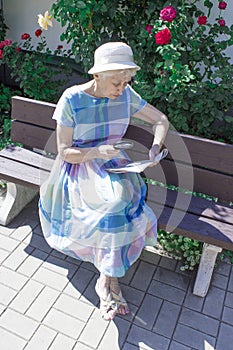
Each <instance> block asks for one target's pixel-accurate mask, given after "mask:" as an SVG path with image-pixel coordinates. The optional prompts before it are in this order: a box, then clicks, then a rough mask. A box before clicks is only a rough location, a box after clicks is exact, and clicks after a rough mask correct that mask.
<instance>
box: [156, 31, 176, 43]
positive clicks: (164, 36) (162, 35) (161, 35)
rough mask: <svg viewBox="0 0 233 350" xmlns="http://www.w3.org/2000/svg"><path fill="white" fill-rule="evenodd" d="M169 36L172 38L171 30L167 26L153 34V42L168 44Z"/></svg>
mask: <svg viewBox="0 0 233 350" xmlns="http://www.w3.org/2000/svg"><path fill="white" fill-rule="evenodd" d="M171 38H172V36H171V32H170V30H169V29H168V28H165V29H163V30H160V31H159V32H158V33H157V34H155V42H156V44H158V45H166V44H169V43H170V40H171Z"/></svg>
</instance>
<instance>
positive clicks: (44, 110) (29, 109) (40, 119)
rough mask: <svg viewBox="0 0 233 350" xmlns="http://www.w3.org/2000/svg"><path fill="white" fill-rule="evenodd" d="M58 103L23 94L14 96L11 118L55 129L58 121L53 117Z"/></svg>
mask: <svg viewBox="0 0 233 350" xmlns="http://www.w3.org/2000/svg"><path fill="white" fill-rule="evenodd" d="M55 107H56V105H55V104H53V103H49V102H44V101H37V100H33V99H30V98H25V97H21V96H14V97H12V111H11V118H12V119H16V120H20V121H23V122H28V123H31V124H35V125H40V126H43V127H47V128H51V129H53V130H54V129H55V127H56V121H55V120H53V119H52V115H53V113H54V109H55Z"/></svg>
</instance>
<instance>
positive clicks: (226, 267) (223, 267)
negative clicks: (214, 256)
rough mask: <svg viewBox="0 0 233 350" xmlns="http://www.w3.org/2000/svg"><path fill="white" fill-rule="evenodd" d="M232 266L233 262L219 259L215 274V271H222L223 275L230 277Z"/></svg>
mask: <svg viewBox="0 0 233 350" xmlns="http://www.w3.org/2000/svg"><path fill="white" fill-rule="evenodd" d="M231 266H232V265H231V264H228V263H226V262H223V261H218V262H217V265H216V266H215V269H214V274H215V272H217V273H220V274H221V275H224V276H227V277H229V275H230V273H231Z"/></svg>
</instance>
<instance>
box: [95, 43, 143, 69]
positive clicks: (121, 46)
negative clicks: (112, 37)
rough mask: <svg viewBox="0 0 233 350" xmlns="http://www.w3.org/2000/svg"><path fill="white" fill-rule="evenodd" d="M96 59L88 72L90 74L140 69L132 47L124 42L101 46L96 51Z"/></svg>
mask: <svg viewBox="0 0 233 350" xmlns="http://www.w3.org/2000/svg"><path fill="white" fill-rule="evenodd" d="M94 59H95V62H94V66H93V67H92V68H91V69H90V70H89V71H88V73H89V74H95V73H100V72H105V71H110V70H121V69H130V68H134V69H136V70H139V69H140V67H139V66H137V65H136V64H135V63H134V59H133V52H132V49H131V47H130V46H128V45H127V44H125V43H122V42H109V43H106V44H103V45H101V46H100V47H98V48H97V49H96V50H95V56H94Z"/></svg>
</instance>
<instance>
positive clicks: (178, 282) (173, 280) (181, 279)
mask: <svg viewBox="0 0 233 350" xmlns="http://www.w3.org/2000/svg"><path fill="white" fill-rule="evenodd" d="M154 279H155V280H156V281H159V282H161V283H166V284H168V285H170V286H173V287H176V288H179V289H182V290H184V291H186V290H187V289H188V286H189V282H190V278H189V277H187V276H184V275H182V274H178V273H177V272H174V271H169V270H167V269H164V268H161V267H158V269H157V270H156V272H155V275H154Z"/></svg>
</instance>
